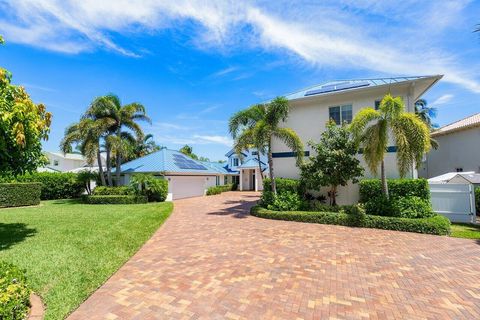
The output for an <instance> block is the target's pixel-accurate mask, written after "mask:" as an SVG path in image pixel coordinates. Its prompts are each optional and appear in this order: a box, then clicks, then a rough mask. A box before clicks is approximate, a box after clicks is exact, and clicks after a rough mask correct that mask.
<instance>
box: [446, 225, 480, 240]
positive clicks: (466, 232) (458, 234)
mask: <svg viewBox="0 0 480 320" xmlns="http://www.w3.org/2000/svg"><path fill="white" fill-rule="evenodd" d="M450 236H452V237H455V238H466V239H480V225H479V224H471V223H452V233H451V234H450Z"/></svg>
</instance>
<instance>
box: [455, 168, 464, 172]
mask: <svg viewBox="0 0 480 320" xmlns="http://www.w3.org/2000/svg"><path fill="white" fill-rule="evenodd" d="M455 171H457V172H463V168H455Z"/></svg>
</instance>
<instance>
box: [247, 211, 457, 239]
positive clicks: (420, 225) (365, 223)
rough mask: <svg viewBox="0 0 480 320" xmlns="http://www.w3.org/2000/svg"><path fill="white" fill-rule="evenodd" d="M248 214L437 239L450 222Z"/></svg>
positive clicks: (327, 214)
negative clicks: (415, 233) (404, 233)
mask: <svg viewBox="0 0 480 320" xmlns="http://www.w3.org/2000/svg"><path fill="white" fill-rule="evenodd" d="M251 214H252V215H253V216H256V217H260V218H265V219H274V220H287V221H298V222H308V223H321V224H333V225H341V226H348V227H362V228H375V229H384V230H396V231H408V232H417V233H428V234H436V235H448V234H449V233H450V221H449V220H448V219H447V218H446V217H443V216H440V215H435V216H433V217H430V218H423V219H409V218H397V217H382V216H372V215H367V214H363V213H361V212H359V211H356V212H355V211H352V212H351V213H350V214H347V213H333V212H310V211H272V210H268V209H265V208H262V207H260V206H255V207H253V208H252V209H251Z"/></svg>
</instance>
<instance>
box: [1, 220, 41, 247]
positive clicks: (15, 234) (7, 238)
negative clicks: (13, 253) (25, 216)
mask: <svg viewBox="0 0 480 320" xmlns="http://www.w3.org/2000/svg"><path fill="white" fill-rule="evenodd" d="M36 233H37V229H33V228H28V227H27V225H26V224H25V223H0V251H2V250H7V249H9V248H10V247H12V246H13V245H15V244H17V243H20V242H22V241H24V240H25V239H26V238H28V237H32V236H34V235H35V234H36Z"/></svg>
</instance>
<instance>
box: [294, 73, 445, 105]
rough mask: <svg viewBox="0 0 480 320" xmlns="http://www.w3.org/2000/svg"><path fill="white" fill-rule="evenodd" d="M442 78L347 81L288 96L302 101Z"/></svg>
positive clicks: (422, 77) (313, 87) (303, 90)
mask: <svg viewBox="0 0 480 320" xmlns="http://www.w3.org/2000/svg"><path fill="white" fill-rule="evenodd" d="M441 77H442V76H441V75H433V76H412V77H394V78H372V79H346V80H334V81H328V82H324V83H321V84H318V85H315V86H312V87H308V88H305V89H302V90H300V91H297V92H294V93H291V94H288V95H286V96H285V97H286V98H287V99H288V100H296V99H302V98H306V97H311V96H319V95H328V94H332V93H339V92H350V91H356V90H363V89H366V88H373V87H379V86H388V85H396V84H401V83H406V82H411V81H417V80H423V79H429V78H431V79H432V80H434V81H435V82H436V81H438V80H439V79H440V78H441Z"/></svg>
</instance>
